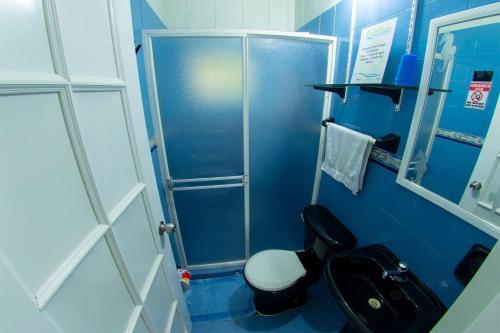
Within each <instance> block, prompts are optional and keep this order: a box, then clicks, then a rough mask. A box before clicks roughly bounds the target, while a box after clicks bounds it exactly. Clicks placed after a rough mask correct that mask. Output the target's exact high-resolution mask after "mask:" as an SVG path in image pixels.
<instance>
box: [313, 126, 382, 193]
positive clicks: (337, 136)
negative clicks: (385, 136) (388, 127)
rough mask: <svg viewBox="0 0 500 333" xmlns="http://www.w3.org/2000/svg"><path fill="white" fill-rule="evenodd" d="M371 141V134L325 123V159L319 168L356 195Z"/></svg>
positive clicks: (361, 180) (370, 147) (360, 186)
mask: <svg viewBox="0 0 500 333" xmlns="http://www.w3.org/2000/svg"><path fill="white" fill-rule="evenodd" d="M372 142H373V138H372V137H371V136H368V135H365V134H362V133H359V132H356V131H353V130H351V129H348V128H346V127H343V126H339V125H337V124H333V123H327V130H326V149H325V159H324V161H323V166H322V167H321V169H323V171H325V172H326V173H327V174H329V175H330V176H331V177H332V178H333V179H335V180H337V181H339V182H341V183H343V184H344V185H345V186H346V187H347V188H348V189H350V190H351V191H352V194H354V195H356V194H357V193H358V191H360V190H361V189H362V187H363V177H364V175H365V170H366V164H367V162H368V157H370V151H371V149H372Z"/></svg>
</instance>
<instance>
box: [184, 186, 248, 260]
mask: <svg viewBox="0 0 500 333" xmlns="http://www.w3.org/2000/svg"><path fill="white" fill-rule="evenodd" d="M174 199H175V206H176V207H177V215H178V219H179V222H180V225H181V227H182V230H181V231H182V240H183V243H184V249H185V252H186V257H187V261H188V263H189V265H200V264H208V263H216V262H224V261H233V260H243V259H245V223H244V219H245V216H244V206H243V187H230V188H215V189H205V190H191V191H175V192H174Z"/></svg>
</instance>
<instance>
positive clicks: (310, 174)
mask: <svg viewBox="0 0 500 333" xmlns="http://www.w3.org/2000/svg"><path fill="white" fill-rule="evenodd" d="M248 42H249V45H248V89H249V124H250V147H249V148H250V207H251V208H250V221H251V228H250V233H251V234H250V249H251V253H256V252H258V251H261V250H264V249H270V248H279V249H282V248H283V249H291V250H296V249H301V248H303V246H304V244H303V238H304V225H303V223H302V222H301V220H300V213H301V212H302V209H303V208H304V207H305V206H307V205H309V204H310V202H311V197H312V190H313V185H314V175H315V171H316V159H317V154H318V148H319V137H320V129H321V120H322V119H321V118H322V113H323V98H324V94H323V93H321V92H318V91H315V90H314V89H310V87H306V86H305V85H306V84H312V83H314V82H326V73H327V65H328V44H325V43H319V42H312V41H303V40H289V39H281V38H249V40H248Z"/></svg>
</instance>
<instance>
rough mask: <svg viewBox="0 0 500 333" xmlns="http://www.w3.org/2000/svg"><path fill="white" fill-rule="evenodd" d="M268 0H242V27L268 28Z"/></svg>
mask: <svg viewBox="0 0 500 333" xmlns="http://www.w3.org/2000/svg"><path fill="white" fill-rule="evenodd" d="M269 1H270V0H243V27H244V28H245V29H265V30H266V29H269V9H270V4H269Z"/></svg>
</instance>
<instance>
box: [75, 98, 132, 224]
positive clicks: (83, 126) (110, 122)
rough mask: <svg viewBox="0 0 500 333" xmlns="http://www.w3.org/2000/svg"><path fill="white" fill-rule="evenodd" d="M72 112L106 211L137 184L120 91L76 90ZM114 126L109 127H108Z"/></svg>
mask: <svg viewBox="0 0 500 333" xmlns="http://www.w3.org/2000/svg"><path fill="white" fill-rule="evenodd" d="M74 103H75V112H76V116H77V119H78V123H79V127H80V131H81V133H82V136H83V141H84V143H85V146H86V147H88V151H87V156H88V159H89V163H90V167H91V169H92V173H93V175H94V178H95V179H96V184H97V189H98V191H99V195H100V197H101V200H102V203H103V206H104V209H105V210H106V212H107V213H108V214H109V213H110V211H111V210H112V209H113V208H115V206H116V205H117V204H118V203H119V202H120V200H121V199H123V198H124V197H125V196H126V195H127V194H128V193H129V192H130V191H131V190H132V188H133V187H134V186H135V185H136V184H137V182H138V179H137V174H136V171H135V165H134V161H133V159H132V151H131V147H130V144H129V139H128V134H127V127H126V123H125V115H124V110H123V104H122V100H121V94H120V92H119V91H110V92H78V93H75V94H74ZM111 127H113V128H114V130H113V131H110V130H109V128H111Z"/></svg>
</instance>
